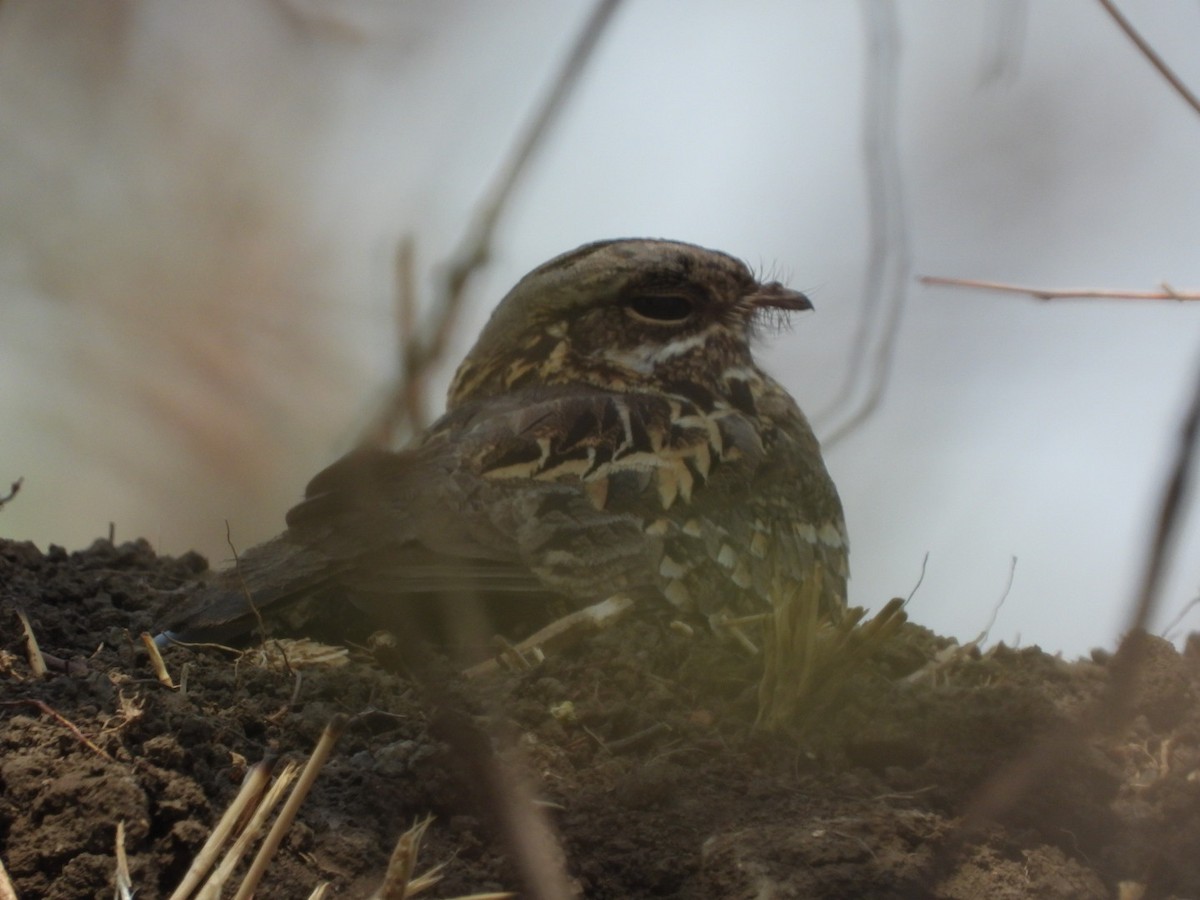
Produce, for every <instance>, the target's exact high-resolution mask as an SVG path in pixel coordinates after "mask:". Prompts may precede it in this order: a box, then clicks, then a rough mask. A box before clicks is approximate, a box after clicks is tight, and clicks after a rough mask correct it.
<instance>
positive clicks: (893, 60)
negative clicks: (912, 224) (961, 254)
mask: <svg viewBox="0 0 1200 900" xmlns="http://www.w3.org/2000/svg"><path fill="white" fill-rule="evenodd" d="M863 12H864V18H865V22H866V25H867V41H868V52H867V54H866V56H865V59H866V65H867V70H866V78H865V79H864V81H865V84H864V111H863V150H864V168H865V172H866V181H867V196H868V204H869V211H870V255H869V262H868V267H867V279H866V285H865V287H864V289H863V295H864V299H863V305H862V309H861V310H860V311H859V317H860V318H859V325H858V330H857V331H856V333H855V336H854V341H853V343H852V345H851V350H850V355H849V359H848V362H847V375H846V378H845V380H844V381H843V383H842V386H841V388H840V389H839V391H838V393H837V395H836V397H835V398H834V400H833V401H832V403H831V404H830V405H829V407H828V408H827V409H826V410H824V411H823V412H822V413H821V414H820V415H819V416H818V418H819V419H824V420H829V419H831V418H833V417H834V416H835V415H837V414H838V413H839V412H840V410H841V409H842V408H843V407H850V409H849V413H848V414H847V415H845V416H844V417H843V419H842V421H841V422H840V423H839V424H838V425H837V426H836V427H834V428H832V429H830V430H829V431H828V433H827V434H826V435H825V436H824V437H823V439H822V442H823V443H824V444H825V446H827V447H830V446H833V445H834V444H836V443H838V442H839V441H840V440H842V439H843V438H845V437H846V436H847V435H848V434H850V433H851V432H853V431H854V430H856V429H857V428H858V427H859V426H860V425H862V423H863V422H864V421H866V420H867V418H869V417H870V416H871V414H872V413H874V412H875V410H876V409H877V408H878V406H879V404H880V402H881V401H882V399H883V394H884V390H885V389H886V387H887V382H888V376H889V375H890V374H891V368H892V358H893V356H894V355H895V348H896V340H897V337H898V335H899V331H900V321H901V317H902V313H903V311H904V306H905V300H906V296H907V287H908V279H909V272H910V271H911V268H912V262H911V253H910V251H909V246H908V223H907V216H906V213H905V207H904V191H903V183H904V182H903V176H902V174H901V168H900V154H899V149H898V138H897V133H898V119H897V108H898V105H897V99H898V93H899V88H898V86H899V82H900V31H899V26H898V24H897V22H896V10H895V7H894V6H893V5H892V4H890V3H887V2H884V0H864V3H863ZM885 304H886V308H885V310H884V312H883V314H882V315H880V313H879V309H880V307H883V306H885ZM872 344H873V345H874V349H873V351H871V358H870V359H868V351H869V350H870V348H871V346H872ZM864 380H865V381H866V385H865V394H864V396H863V399H862V400H861V401H860V402H859V403H857V408H855V405H854V404H852V403H851V399H852V398H853V396H854V395H855V394H856V393H858V392H859V388H860V385H862V382H863V381H864Z"/></svg>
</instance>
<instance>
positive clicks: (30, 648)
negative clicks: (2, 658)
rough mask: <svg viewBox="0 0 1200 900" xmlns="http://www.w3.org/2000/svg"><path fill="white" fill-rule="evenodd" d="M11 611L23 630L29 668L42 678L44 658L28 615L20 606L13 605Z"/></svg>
mask: <svg viewBox="0 0 1200 900" xmlns="http://www.w3.org/2000/svg"><path fill="white" fill-rule="evenodd" d="M13 612H15V613H16V614H17V618H18V619H20V620H21V630H22V631H24V632H25V652H26V654H27V655H28V656H29V668H31V669H32V670H33V674H34V675H36V676H37V677H38V678H42V677H44V676H45V674H46V672H47V669H46V659H45V657H43V656H42V648H41V647H39V646H38V639H37V635H35V634H34V633H33V626H32V625H30V624H29V616H27V615H25V610H23V609H21V608H20V607H13Z"/></svg>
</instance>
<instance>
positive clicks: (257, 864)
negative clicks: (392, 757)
mask: <svg viewBox="0 0 1200 900" xmlns="http://www.w3.org/2000/svg"><path fill="white" fill-rule="evenodd" d="M348 721H349V720H348V719H347V718H346V716H344V715H340V714H339V715H336V716H334V717H333V718H332V719H330V720H329V724H328V725H326V726H325V730H324V731H323V732H322V733H321V737H320V740H318V741H317V746H316V747H315V748H313V752H312V756H310V757H309V758H308V762H307V763H305V765H304V770H303V771H302V772H301V773H300V777H299V778H298V779H297V780H296V787H295V789H294V790H293V791H292V793H291V794H290V795H289V796H288V798H287V800H286V801H285V802H284V804H283V809H282V810H280V811H279V818H278V819H276V820H275V824H274V825H272V826H271V830H270V831H269V832H268V833H267V837H266V839H265V840H264V841H263V845H262V846H261V847H260V848H259V850H258V855H257V856H255V857H254V862H253V863H251V864H250V871H249V872H247V873H246V878H245V880H244V881H243V882H242V885H241V887H240V888H239V889H238V892H237V894H235V895H234V900H250V897H252V896H253V895H254V891H255V890H256V889H257V888H258V883H259V882H260V881H261V880H262V877H263V875H264V874H266V871H267V866H268V865H270V863H271V860H272V859H273V858H274V857H275V853H276V851H278V850H279V845H280V844H281V843H283V837H284V835H285V834H287V832H288V829H290V828H291V827H292V822H293V821H295V819H296V813H298V812H299V811H300V804H301V803H303V802H304V798H305V797H307V796H308V792H309V790H310V789H311V788H312V786H313V783H314V782H315V781H316V780H317V774H318V773H319V772H320V771H321V767H322V766H324V765H325V762H326V761H327V760H328V759H329V754H330V753H332V752H333V745H334V744H336V743H337V739H338V738H339V737H341V734H342V732H343V731H345V730H346V724H347V722H348Z"/></svg>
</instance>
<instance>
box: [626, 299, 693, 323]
mask: <svg viewBox="0 0 1200 900" xmlns="http://www.w3.org/2000/svg"><path fill="white" fill-rule="evenodd" d="M629 309H630V311H631V312H633V314H634V315H636V316H638V317H640V318H643V319H651V320H653V321H655V322H682V321H683V320H684V319H686V318H687V317H688V316H690V315H691V314H692V301H691V300H689V299H688V298H687V297H681V296H679V295H678V294H639V295H638V296H636V297H633V298H631V299H630V300H629Z"/></svg>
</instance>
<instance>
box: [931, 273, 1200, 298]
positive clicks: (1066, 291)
mask: <svg viewBox="0 0 1200 900" xmlns="http://www.w3.org/2000/svg"><path fill="white" fill-rule="evenodd" d="M917 280H918V281H919V282H920V283H921V284H927V285H931V286H935V287H965V288H974V289H976V290H981V291H998V292H1001V293H1005V294H1024V295H1026V296H1028V297H1033V298H1034V299H1035V300H1179V301H1183V300H1200V291H1177V290H1175V289H1174V288H1173V287H1171V286H1170V285H1167V284H1164V285H1163V286H1162V290H1159V291H1125V290H1106V289H1102V288H1038V287H1024V286H1022V285H1019V284H1009V283H1007V282H1004V281H980V280H978V279H975V278H944V277H942V276H940V275H922V276H921V277H920V278H918V279H917Z"/></svg>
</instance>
